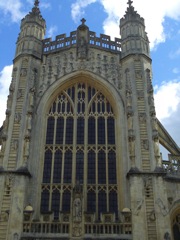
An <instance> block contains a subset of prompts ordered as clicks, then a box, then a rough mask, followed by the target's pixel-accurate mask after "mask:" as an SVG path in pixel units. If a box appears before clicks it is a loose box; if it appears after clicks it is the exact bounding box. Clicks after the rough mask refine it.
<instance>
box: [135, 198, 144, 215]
mask: <svg viewBox="0 0 180 240" xmlns="http://www.w3.org/2000/svg"><path fill="white" fill-rule="evenodd" d="M143 202H144V200H143V199H140V200H138V201H137V206H136V208H135V211H134V214H135V215H139V212H140V210H141V208H142V205H143Z"/></svg>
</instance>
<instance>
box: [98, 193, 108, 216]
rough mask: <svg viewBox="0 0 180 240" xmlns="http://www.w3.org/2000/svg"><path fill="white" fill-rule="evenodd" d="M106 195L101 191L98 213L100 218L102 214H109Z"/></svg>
mask: <svg viewBox="0 0 180 240" xmlns="http://www.w3.org/2000/svg"><path fill="white" fill-rule="evenodd" d="M106 201H107V200H106V193H105V192H104V191H100V192H99V194H98V213H99V217H100V213H105V212H107V206H106Z"/></svg>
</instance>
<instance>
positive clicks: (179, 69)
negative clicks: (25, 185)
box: [0, 0, 180, 145]
mask: <svg viewBox="0 0 180 240" xmlns="http://www.w3.org/2000/svg"><path fill="white" fill-rule="evenodd" d="M33 3H34V0H0V39H1V40H0V125H1V124H2V122H3V120H4V118H5V116H4V112H5V108H6V99H7V94H8V87H9V83H10V81H11V71H12V61H13V58H14V53H15V47H16V45H15V43H16V40H17V37H18V33H19V31H20V20H21V19H22V17H24V16H25V15H26V14H27V13H28V12H29V11H31V9H32V7H33ZM133 5H134V7H135V10H136V11H137V12H138V13H139V14H140V15H141V17H143V18H144V19H145V23H146V31H147V33H148V36H149V40H150V42H151V57H152V64H153V65H152V66H153V85H154V88H155V103H156V112H157V116H158V118H159V119H160V121H161V122H162V123H163V125H164V126H165V127H166V129H167V130H168V132H169V133H170V134H171V136H172V137H173V138H174V139H175V140H176V142H177V143H178V145H180V0H172V1H167V0H158V1H157V0H134V1H133ZM126 8H127V0H40V9H41V13H42V16H43V17H44V18H45V19H46V24H47V32H46V37H52V38H53V39H54V38H55V36H56V35H59V34H62V33H66V34H67V36H68V35H69V33H70V32H71V31H74V30H76V28H77V27H78V25H79V24H80V19H81V18H82V17H84V18H85V19H86V20H87V22H86V24H87V25H88V26H89V28H90V30H92V31H95V32H96V33H97V35H99V34H100V33H105V34H107V35H110V36H111V37H112V39H113V38H114V37H119V28H118V25H119V19H120V18H121V17H123V15H124V13H125V11H126Z"/></svg>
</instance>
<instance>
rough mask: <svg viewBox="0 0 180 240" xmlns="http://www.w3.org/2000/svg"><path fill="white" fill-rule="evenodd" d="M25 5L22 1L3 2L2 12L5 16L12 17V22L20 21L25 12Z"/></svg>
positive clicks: (0, 7) (9, 0) (8, 0)
mask: <svg viewBox="0 0 180 240" xmlns="http://www.w3.org/2000/svg"><path fill="white" fill-rule="evenodd" d="M22 7H23V4H22V1H21V0H1V1H0V10H1V11H2V12H3V14H4V16H6V17H7V16H8V15H10V18H11V21H12V22H18V21H20V20H21V19H22V18H23V17H24V15H25V12H24V11H23V10H22Z"/></svg>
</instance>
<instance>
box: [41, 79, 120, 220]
mask: <svg viewBox="0 0 180 240" xmlns="http://www.w3.org/2000/svg"><path fill="white" fill-rule="evenodd" d="M77 181H78V182H79V183H80V184H81V185H82V187H83V189H84V193H85V194H86V197H84V201H85V203H84V206H85V209H84V211H87V212H92V213H95V214H96V217H97V218H100V216H101V213H103V212H109V211H110V212H113V213H115V214H116V215H117V212H118V210H117V209H118V199H117V171H116V145H115V115H114V113H113V109H112V106H111V104H110V102H109V101H108V99H107V98H106V97H105V96H104V95H103V94H102V93H101V92H100V91H99V90H97V89H95V88H93V87H91V86H89V85H88V83H75V84H74V85H73V86H71V87H69V88H68V89H66V90H63V91H61V92H60V94H59V95H58V96H57V97H56V99H55V100H54V102H53V103H52V105H51V107H50V109H49V112H48V114H47V129H46V141H45V147H44V171H43V177H42V193H41V211H42V212H49V211H51V212H54V219H59V213H60V212H70V206H71V201H72V189H73V187H74V184H75V183H76V182H77Z"/></svg>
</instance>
